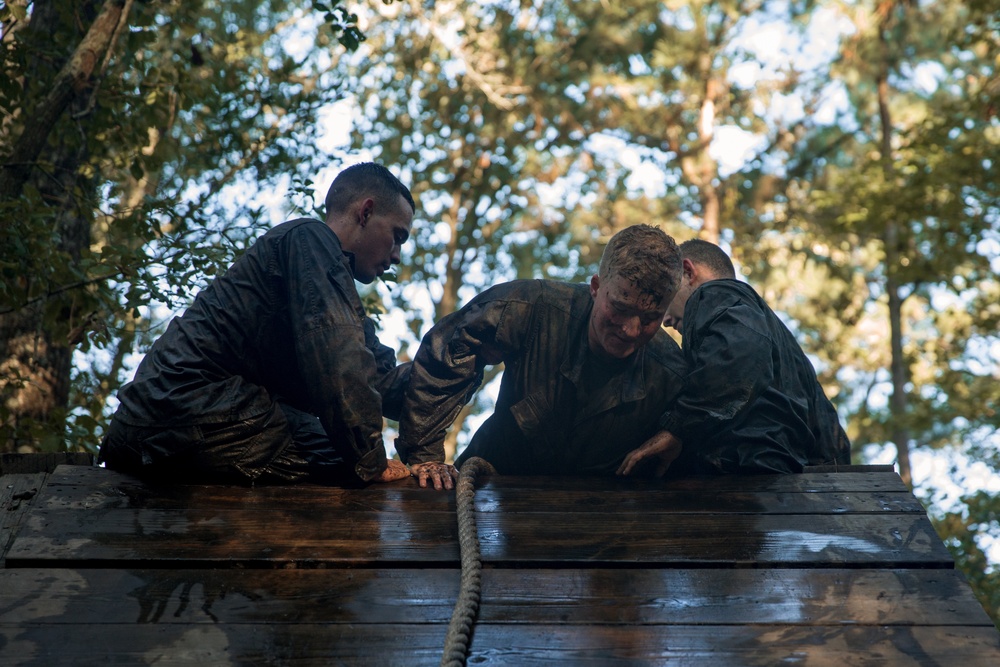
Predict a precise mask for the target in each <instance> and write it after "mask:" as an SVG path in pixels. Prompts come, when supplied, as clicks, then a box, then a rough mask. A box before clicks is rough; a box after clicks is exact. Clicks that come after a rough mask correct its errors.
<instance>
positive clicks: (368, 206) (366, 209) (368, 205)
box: [358, 197, 375, 227]
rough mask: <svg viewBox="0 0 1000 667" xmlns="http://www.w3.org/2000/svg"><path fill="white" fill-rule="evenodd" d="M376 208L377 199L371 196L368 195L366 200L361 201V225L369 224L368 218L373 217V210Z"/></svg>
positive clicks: (359, 211) (359, 214)
mask: <svg viewBox="0 0 1000 667" xmlns="http://www.w3.org/2000/svg"><path fill="white" fill-rule="evenodd" d="M374 210H375V200H374V199H372V198H371V197H367V198H366V199H365V200H364V201H362V202H361V205H360V206H358V224H359V225H361V226H362V227H365V226H367V225H368V218H370V217H371V215H372V211H374Z"/></svg>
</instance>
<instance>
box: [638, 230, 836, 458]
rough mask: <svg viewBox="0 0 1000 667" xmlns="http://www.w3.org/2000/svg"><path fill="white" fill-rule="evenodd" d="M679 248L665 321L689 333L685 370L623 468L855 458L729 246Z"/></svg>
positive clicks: (812, 375)
mask: <svg viewBox="0 0 1000 667" xmlns="http://www.w3.org/2000/svg"><path fill="white" fill-rule="evenodd" d="M681 254H682V255H683V257H684V260H683V265H684V275H683V278H682V279H681V286H680V289H679V290H678V292H677V295H676V296H675V297H674V299H673V301H672V302H671V303H670V307H669V308H668V310H667V316H666V318H665V319H664V324H666V325H668V326H672V327H674V328H675V329H677V330H678V331H679V332H680V333H681V335H682V336H683V337H684V339H683V347H684V358H685V360H686V362H687V367H688V375H687V377H686V378H685V380H684V387H683V390H682V391H681V393H680V396H679V397H678V399H677V403H676V405H675V406H674V407H673V408H672V409H671V410H669V411H668V412H667V414H666V415H665V416H664V419H663V420H662V422H661V426H662V431H661V432H660V433H657V434H656V435H655V436H654V437H653V438H651V439H650V440H649V441H647V442H646V443H644V444H643V445H642V446H641V447H639V448H637V449H636V450H635V451H634V452H631V453H630V454H629V455H628V456H627V457H626V458H625V460H624V461H623V462H622V465H621V468H620V470H619V473H620V474H622V475H628V474H631V473H632V472H633V470H634V469H635V466H637V465H639V464H640V463H641V464H643V467H644V466H645V465H648V463H649V462H650V461H655V462H656V463H657V472H658V473H659V474H664V472H666V471H667V468H668V467H669V470H670V473H671V474H672V475H674V474H685V473H701V474H712V473H789V472H802V469H803V467H804V466H807V465H824V464H826V465H832V464H838V465H839V464H848V463H850V455H851V445H850V442H849V441H848V439H847V435H846V434H845V433H844V429H843V428H842V427H841V425H840V419H839V417H838V416H837V410H836V409H835V408H834V407H833V404H832V403H830V400H829V399H828V398H827V397H826V395H825V394H824V393H823V387H822V386H821V385H820V383H819V381H818V380H817V379H816V371H815V369H814V368H813V366H812V363H811V362H810V361H809V358H808V357H807V356H806V355H805V353H804V352H803V351H802V348H801V347H799V344H798V341H796V340H795V336H794V335H792V332H791V331H789V330H788V327H786V326H785V325H784V323H783V322H782V321H781V319H780V318H779V317H778V316H777V315H776V314H775V313H774V311H773V310H771V309H770V307H768V305H767V304H766V303H765V302H764V300H763V299H762V298H761V297H760V295H758V294H757V292H756V291H754V289H753V288H752V287H750V286H749V285H747V284H746V283H743V282H740V281H738V280H736V271H735V269H734V268H733V263H732V261H731V260H730V259H729V256H728V255H726V253H725V252H724V251H723V250H722V248H720V247H718V246H717V245H715V244H713V243H709V242H707V241H702V240H700V239H692V240H690V241H685V242H684V243H682V244H681ZM682 443H683V445H682Z"/></svg>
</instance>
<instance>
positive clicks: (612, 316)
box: [587, 276, 673, 359]
mask: <svg viewBox="0 0 1000 667" xmlns="http://www.w3.org/2000/svg"><path fill="white" fill-rule="evenodd" d="M590 294H591V296H593V297H594V309H593V311H591V313H590V325H589V326H588V336H587V338H588V342H589V343H590V350H591V352H594V353H596V354H601V355H604V356H605V357H610V358H613V359H626V358H628V357H630V356H632V355H633V354H635V352H636V350H638V349H639V348H640V347H642V346H643V345H645V344H646V343H648V342H649V341H650V340H652V338H653V336H654V335H655V334H656V332H657V330H658V329H659V328H660V322H662V321H663V315H664V312H665V311H666V304H667V303H668V302H669V301H670V299H672V298H673V292H671V291H669V290H668V291H667V292H666V293H665V294H664V295H663V298H662V299H656V298H655V297H654V296H652V295H650V294H646V293H643V292H642V291H641V290H640V289H639V288H638V286H637V285H636V284H635V283H634V282H632V281H631V280H628V279H627V278H623V277H622V276H612V277H611V278H607V279H605V280H603V281H602V280H601V279H600V278H599V277H598V276H594V277H593V278H591V279H590Z"/></svg>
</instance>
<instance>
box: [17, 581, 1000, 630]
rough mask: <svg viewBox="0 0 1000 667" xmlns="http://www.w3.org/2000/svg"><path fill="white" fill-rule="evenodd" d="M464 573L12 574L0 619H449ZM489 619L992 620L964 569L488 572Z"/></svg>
mask: <svg viewBox="0 0 1000 667" xmlns="http://www.w3.org/2000/svg"><path fill="white" fill-rule="evenodd" d="M459 578H460V573H459V572H458V571H457V570H441V569H415V570H402V569H395V570H382V569H347V570H344V569H328V570H240V569H231V570H216V569H194V570H191V569H178V570H168V569H145V570H143V569H136V570H117V569H76V570H69V569H43V568H39V569H34V568H32V569H23V570H22V569H14V570H0V625H11V626H18V625H22V626H23V625H63V624H72V623H80V622H86V623H90V624H94V625H107V624H112V625H113V624H123V623H140V624H141V623H160V624H198V623H210V624H215V623H219V624H247V623H257V622H262V621H264V620H266V621H267V622H268V623H273V624H283V623H316V624H331V623H346V624H379V623H386V624H396V623H442V624H447V623H448V621H449V619H450V618H451V613H452V609H453V607H454V604H455V598H456V596H457V594H458V587H459ZM479 620H480V621H481V622H483V623H513V624H535V623H548V624H557V625H561V624H569V625H581V624H582V625H587V624H599V625H614V624H625V625H646V624H664V625H701V624H709V625H747V624H751V625H754V624H756V625H768V624H782V625H824V626H829V625H878V626H883V627H885V626H893V625H938V626H946V625H951V626H975V625H979V626H983V627H992V625H993V624H992V622H991V621H990V619H989V617H988V616H987V615H986V612H985V611H983V608H982V607H981V606H980V605H979V602H978V601H977V600H976V599H975V597H974V596H973V595H972V591H971V589H970V588H969V586H968V584H967V583H966V581H965V579H964V578H963V577H962V575H961V574H960V573H958V572H956V571H954V570H840V569H833V570H803V569H794V570H788V569H774V570H760V569H747V570H726V569H721V570H720V569H684V570H661V569H653V570H650V569H636V570H614V569H591V570H581V569H566V570H552V569H533V568H527V569H516V570H514V569H487V570H485V571H484V573H483V578H482V602H481V606H480V612H479Z"/></svg>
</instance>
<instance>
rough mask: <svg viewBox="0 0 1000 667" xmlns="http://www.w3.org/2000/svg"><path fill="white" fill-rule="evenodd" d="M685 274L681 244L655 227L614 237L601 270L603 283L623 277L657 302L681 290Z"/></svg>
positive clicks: (628, 229)
mask: <svg viewBox="0 0 1000 667" xmlns="http://www.w3.org/2000/svg"><path fill="white" fill-rule="evenodd" d="M681 274H682V264H681V253H680V250H679V249H678V247H677V243H676V242H674V240H673V239H672V238H671V237H670V236H668V235H667V233H666V232H664V231H663V230H661V229H659V228H657V227H653V226H652V225H633V226H632V227H626V228H625V229H623V230H621V231H620V232H618V233H617V234H615V235H614V236H612V237H611V240H610V241H608V245H607V247H606V248H604V254H603V255H602V256H601V268H600V269H599V271H598V275H599V276H600V278H601V280H610V279H611V278H614V277H615V276H621V277H623V278H625V279H626V280H629V281H631V282H633V283H635V284H636V286H637V287H638V288H639V289H640V290H641V291H642V292H645V293H647V294H650V295H651V296H653V298H655V299H656V300H657V301H661V300H662V299H663V298H664V296H666V295H667V293H668V292H669V293H673V292H676V291H677V287H678V286H679V285H680V281H681Z"/></svg>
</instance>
